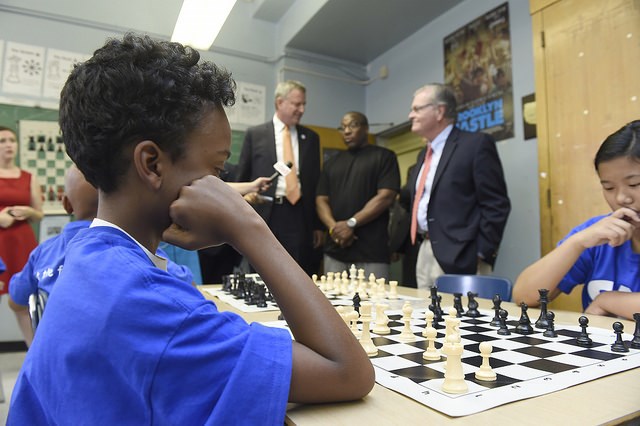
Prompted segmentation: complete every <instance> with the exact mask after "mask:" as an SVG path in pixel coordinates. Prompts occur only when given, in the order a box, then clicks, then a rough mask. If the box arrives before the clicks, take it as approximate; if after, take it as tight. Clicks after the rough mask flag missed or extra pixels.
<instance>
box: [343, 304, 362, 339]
mask: <svg viewBox="0 0 640 426" xmlns="http://www.w3.org/2000/svg"><path fill="white" fill-rule="evenodd" d="M346 317H347V319H348V320H349V322H350V323H351V332H352V333H353V334H354V335H355V336H356V337H359V336H360V330H358V318H359V317H360V315H358V312H356V310H355V309H354V310H352V311H350V312H347V314H346Z"/></svg>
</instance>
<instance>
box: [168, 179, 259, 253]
mask: <svg viewBox="0 0 640 426" xmlns="http://www.w3.org/2000/svg"><path fill="white" fill-rule="evenodd" d="M169 216H170V217H171V220H172V222H173V223H172V224H171V226H169V228H167V229H166V230H165V231H164V232H163V234H162V238H163V240H164V241H166V242H168V243H170V244H174V245H177V246H179V247H182V248H185V249H187V250H197V249H201V248H204V247H209V246H213V245H219V244H223V243H230V244H233V243H234V240H235V239H236V238H237V236H238V234H239V233H242V232H244V231H243V228H244V227H243V225H246V224H248V223H249V220H251V219H252V218H254V219H255V217H256V216H257V213H255V211H254V210H253V208H251V207H250V206H249V204H247V202H246V201H245V200H244V199H243V198H242V196H241V195H240V194H239V193H238V192H237V191H235V190H234V189H232V188H231V187H230V186H229V185H227V184H226V183H225V182H223V181H222V180H220V179H219V178H217V177H214V176H210V175H209V176H205V177H203V178H201V179H198V180H195V181H193V182H192V183H191V184H190V185H189V186H184V187H183V188H182V189H181V190H180V195H179V197H178V198H177V199H176V200H175V201H174V202H173V203H171V206H169ZM258 217H259V216H258Z"/></svg>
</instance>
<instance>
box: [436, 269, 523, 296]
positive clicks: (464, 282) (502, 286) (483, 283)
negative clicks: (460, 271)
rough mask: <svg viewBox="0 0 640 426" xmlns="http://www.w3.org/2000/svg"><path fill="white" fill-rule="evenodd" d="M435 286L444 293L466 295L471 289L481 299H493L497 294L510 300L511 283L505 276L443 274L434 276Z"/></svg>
mask: <svg viewBox="0 0 640 426" xmlns="http://www.w3.org/2000/svg"><path fill="white" fill-rule="evenodd" d="M436 287H438V291H441V292H444V293H462V294H463V295H466V294H467V292H468V291H472V292H474V293H477V294H478V297H480V298H482V299H493V296H494V295H496V294H499V295H500V298H501V299H502V300H504V301H505V302H510V301H511V289H512V287H513V284H512V283H511V281H510V280H508V279H507V278H502V277H494V276H490V275H454V274H444V275H441V276H439V277H438V278H436Z"/></svg>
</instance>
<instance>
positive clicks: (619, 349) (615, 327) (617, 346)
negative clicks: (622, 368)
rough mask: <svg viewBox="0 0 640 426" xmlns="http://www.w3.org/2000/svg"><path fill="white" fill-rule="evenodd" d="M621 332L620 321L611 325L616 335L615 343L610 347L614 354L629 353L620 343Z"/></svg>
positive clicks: (622, 343)
mask: <svg viewBox="0 0 640 426" xmlns="http://www.w3.org/2000/svg"><path fill="white" fill-rule="evenodd" d="M622 330H624V325H622V323H621V322H620V321H616V322H614V323H613V331H614V333H616V341H615V342H614V343H613V345H611V350H612V351H614V352H629V348H628V347H627V345H625V344H624V342H623V341H622Z"/></svg>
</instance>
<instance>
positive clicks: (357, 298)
mask: <svg viewBox="0 0 640 426" xmlns="http://www.w3.org/2000/svg"><path fill="white" fill-rule="evenodd" d="M352 300H353V309H354V310H355V311H356V312H357V313H358V315H360V300H361V299H360V295H359V294H358V292H357V291H356V294H354V295H353V299H352Z"/></svg>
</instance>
